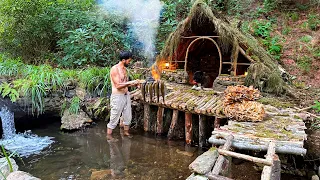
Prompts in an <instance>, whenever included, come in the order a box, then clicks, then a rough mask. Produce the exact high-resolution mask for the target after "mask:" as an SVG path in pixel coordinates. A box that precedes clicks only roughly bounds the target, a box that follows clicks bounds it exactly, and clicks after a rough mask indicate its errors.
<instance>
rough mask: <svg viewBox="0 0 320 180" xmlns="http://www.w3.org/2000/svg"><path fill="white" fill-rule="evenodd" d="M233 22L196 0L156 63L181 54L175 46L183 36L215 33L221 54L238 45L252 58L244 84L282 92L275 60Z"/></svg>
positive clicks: (279, 74) (172, 59)
mask: <svg viewBox="0 0 320 180" xmlns="http://www.w3.org/2000/svg"><path fill="white" fill-rule="evenodd" d="M235 26H236V25H232V24H231V23H230V22H228V21H227V20H226V19H225V18H223V17H221V16H220V15H219V14H218V13H215V12H214V11H212V9H211V8H210V7H209V6H208V5H207V4H206V3H204V2H203V1H201V0H197V1H195V3H194V4H193V6H192V8H191V10H190V13H189V15H188V17H187V18H186V19H185V20H183V21H182V22H180V23H179V24H178V26H177V28H176V29H175V31H174V32H172V33H171V34H170V35H169V37H168V39H167V41H166V43H165V46H164V48H163V50H162V51H161V53H160V56H159V57H158V58H157V63H159V62H160V61H163V60H165V61H175V59H177V58H179V57H184V56H185V54H186V52H185V51H183V50H181V49H179V50H178V47H179V45H180V44H181V43H183V44H189V43H190V42H191V40H190V39H186V38H183V37H188V36H219V38H218V41H217V43H218V45H219V47H220V49H221V51H222V53H223V54H227V53H229V54H231V59H232V57H233V52H234V50H235V49H236V48H242V49H243V50H244V51H245V54H246V55H248V57H249V58H250V59H251V61H253V63H252V64H251V66H250V67H249V68H248V75H247V77H246V85H254V86H255V87H258V88H259V89H260V90H263V91H266V92H274V93H280V92H283V90H284V84H285V83H284V81H283V79H282V78H281V72H280V71H279V68H278V67H279V65H278V63H277V61H276V60H275V59H273V58H272V56H271V55H270V54H268V53H267V52H266V51H265V49H264V48H263V47H261V46H260V45H259V43H258V41H257V40H256V39H255V38H254V37H253V36H251V35H249V34H244V33H243V32H241V31H240V30H239V29H238V28H237V27H235ZM180 59H181V58H180Z"/></svg>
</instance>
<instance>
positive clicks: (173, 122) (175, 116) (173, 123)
mask: <svg viewBox="0 0 320 180" xmlns="http://www.w3.org/2000/svg"><path fill="white" fill-rule="evenodd" d="M178 115H179V111H178V110H173V112H172V120H171V125H170V129H169V132H168V139H172V137H173V131H174V128H175V127H176V124H177V121H178Z"/></svg>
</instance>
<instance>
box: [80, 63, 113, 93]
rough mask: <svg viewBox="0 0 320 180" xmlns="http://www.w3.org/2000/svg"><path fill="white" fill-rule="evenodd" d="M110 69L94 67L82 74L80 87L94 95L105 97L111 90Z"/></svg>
mask: <svg viewBox="0 0 320 180" xmlns="http://www.w3.org/2000/svg"><path fill="white" fill-rule="evenodd" d="M109 73H110V68H98V67H93V68H90V69H86V70H83V71H81V72H80V76H79V78H80V79H79V81H80V85H81V86H82V87H84V88H85V89H86V90H87V91H88V92H89V93H90V94H92V95H105V94H106V92H107V91H108V90H110V87H111V84H110V76H109Z"/></svg>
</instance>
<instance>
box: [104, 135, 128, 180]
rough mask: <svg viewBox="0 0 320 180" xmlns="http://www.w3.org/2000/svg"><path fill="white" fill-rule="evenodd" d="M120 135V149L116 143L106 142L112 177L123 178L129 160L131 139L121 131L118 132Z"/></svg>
mask: <svg viewBox="0 0 320 180" xmlns="http://www.w3.org/2000/svg"><path fill="white" fill-rule="evenodd" d="M120 135H121V147H120V148H119V146H118V142H114V141H108V144H109V148H110V169H111V172H112V176H114V177H123V176H124V170H125V169H126V165H127V163H128V161H129V159H130V149H131V138H129V137H127V136H124V132H123V129H121V130H120Z"/></svg>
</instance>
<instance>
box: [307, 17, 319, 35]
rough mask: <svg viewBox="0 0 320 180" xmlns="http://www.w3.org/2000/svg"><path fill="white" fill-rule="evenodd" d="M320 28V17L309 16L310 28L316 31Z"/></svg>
mask: <svg viewBox="0 0 320 180" xmlns="http://www.w3.org/2000/svg"><path fill="white" fill-rule="evenodd" d="M319 26H320V16H319V15H316V14H309V15H308V27H309V28H310V29H311V30H313V31H316V30H317V29H318V27H319Z"/></svg>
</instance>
